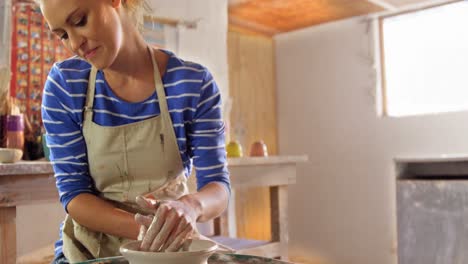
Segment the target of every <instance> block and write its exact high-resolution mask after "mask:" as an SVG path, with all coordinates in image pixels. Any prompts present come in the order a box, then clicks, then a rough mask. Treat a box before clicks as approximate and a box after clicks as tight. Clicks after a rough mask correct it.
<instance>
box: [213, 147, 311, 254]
mask: <svg viewBox="0 0 468 264" xmlns="http://www.w3.org/2000/svg"><path fill="white" fill-rule="evenodd" d="M307 160H308V157H307V156H271V157H266V158H263V157H244V158H230V159H229V160H228V163H229V172H230V175H231V186H232V188H231V189H232V191H231V200H230V201H231V202H230V204H229V208H228V210H227V213H226V214H225V216H224V217H221V218H219V219H218V221H223V222H224V223H216V222H215V230H216V229H217V230H216V231H218V232H216V233H217V234H215V235H219V236H215V237H214V238H213V239H214V240H216V241H218V242H221V243H223V244H226V245H228V246H230V247H232V248H234V249H236V253H239V254H246V255H256V256H263V257H267V258H276V257H281V259H283V260H288V241H289V228H288V186H289V185H290V184H295V183H296V177H297V172H296V171H297V164H298V163H303V162H306V161H307ZM249 187H269V189H270V198H271V202H270V203H271V234H272V240H271V241H252V240H240V239H236V238H235V237H236V230H235V227H236V223H235V221H236V217H235V204H234V201H235V195H236V190H238V189H241V188H249ZM252 203H255V201H252ZM216 224H217V225H216ZM217 226H218V228H216V227H217ZM219 226H220V227H219Z"/></svg>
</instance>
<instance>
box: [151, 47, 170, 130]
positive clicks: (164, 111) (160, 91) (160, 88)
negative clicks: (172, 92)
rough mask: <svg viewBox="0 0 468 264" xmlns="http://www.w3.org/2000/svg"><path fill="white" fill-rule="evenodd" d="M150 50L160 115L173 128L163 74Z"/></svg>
mask: <svg viewBox="0 0 468 264" xmlns="http://www.w3.org/2000/svg"><path fill="white" fill-rule="evenodd" d="M148 50H149V52H150V54H151V62H152V63H153V69H154V83H155V84H156V94H157V95H158V102H159V111H160V115H161V116H162V118H163V119H164V120H165V121H166V122H164V124H171V126H172V121H171V117H170V115H169V108H168V106H167V100H166V93H165V92H164V84H163V83H162V78H161V74H160V73H159V68H158V63H157V62H156V59H155V58H154V51H153V49H152V48H151V47H150V46H148ZM167 121H169V123H167Z"/></svg>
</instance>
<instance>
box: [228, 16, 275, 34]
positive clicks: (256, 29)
mask: <svg viewBox="0 0 468 264" xmlns="http://www.w3.org/2000/svg"><path fill="white" fill-rule="evenodd" d="M229 26H230V27H231V28H232V29H234V30H236V29H241V30H237V31H242V29H244V30H246V31H248V32H253V33H258V34H260V35H265V36H270V37H271V36H273V35H275V34H278V33H281V31H279V30H277V29H274V28H270V27H266V26H263V25H260V24H257V23H255V22H251V21H247V20H243V19H239V18H236V17H233V16H229Z"/></svg>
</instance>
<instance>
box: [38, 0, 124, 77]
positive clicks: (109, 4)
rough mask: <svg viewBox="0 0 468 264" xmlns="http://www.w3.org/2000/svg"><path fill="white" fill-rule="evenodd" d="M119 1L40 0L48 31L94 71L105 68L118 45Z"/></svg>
mask: <svg viewBox="0 0 468 264" xmlns="http://www.w3.org/2000/svg"><path fill="white" fill-rule="evenodd" d="M119 2H120V1H119V0H41V1H40V6H41V10H42V13H43V15H44V17H45V19H46V21H47V23H48V24H49V27H50V29H51V30H52V32H54V33H55V34H56V35H57V36H58V37H59V38H60V39H61V40H62V42H63V44H64V45H65V46H66V47H67V48H68V49H69V50H71V51H72V52H73V53H74V54H76V55H78V56H80V57H82V58H84V59H85V60H87V61H88V62H90V63H91V64H93V65H94V66H95V67H96V68H98V69H104V68H107V67H109V66H110V65H111V64H112V63H113V61H114V60H115V58H116V57H117V54H118V53H119V50H120V49H121V46H122V43H123V41H122V32H123V31H122V23H121V19H120V16H119V9H120V8H121V7H120V3H119Z"/></svg>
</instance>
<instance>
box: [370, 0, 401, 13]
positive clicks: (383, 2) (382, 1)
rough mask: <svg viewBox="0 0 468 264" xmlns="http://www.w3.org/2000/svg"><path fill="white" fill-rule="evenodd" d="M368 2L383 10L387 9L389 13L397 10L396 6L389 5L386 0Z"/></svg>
mask: <svg viewBox="0 0 468 264" xmlns="http://www.w3.org/2000/svg"><path fill="white" fill-rule="evenodd" d="M367 2H369V3H371V4H374V5H377V6H380V7H382V8H385V9H386V10H389V11H393V10H397V7H396V6H394V5H392V4H389V3H388V2H387V1H385V0H367Z"/></svg>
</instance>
